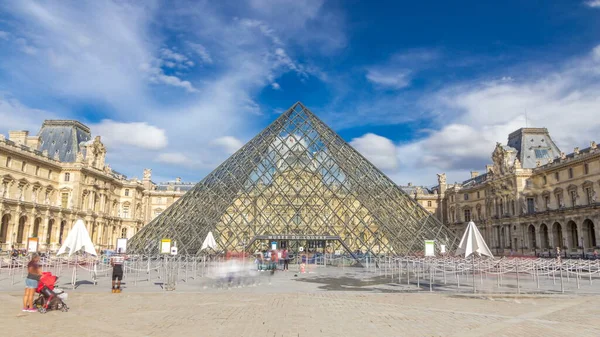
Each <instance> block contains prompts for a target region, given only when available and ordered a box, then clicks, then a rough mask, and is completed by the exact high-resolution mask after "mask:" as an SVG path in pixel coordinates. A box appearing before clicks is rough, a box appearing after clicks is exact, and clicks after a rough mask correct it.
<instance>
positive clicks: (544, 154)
mask: <svg viewBox="0 0 600 337" xmlns="http://www.w3.org/2000/svg"><path fill="white" fill-rule="evenodd" d="M534 151H535V158H536V159H548V158H550V153H549V152H548V150H546V149H535V150H534Z"/></svg>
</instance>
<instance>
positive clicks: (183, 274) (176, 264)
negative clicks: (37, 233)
mask: <svg viewBox="0 0 600 337" xmlns="http://www.w3.org/2000/svg"><path fill="white" fill-rule="evenodd" d="M27 262H28V260H27V259H26V258H25V257H21V258H16V259H11V258H4V259H2V258H0V282H4V281H8V282H9V283H10V284H11V285H15V284H18V283H20V282H24V281H23V280H24V278H25V277H26V275H27ZM41 265H42V268H43V270H44V271H50V272H52V273H53V274H55V275H58V276H59V277H60V278H62V279H64V278H65V277H69V276H70V284H71V286H72V287H73V288H76V287H77V286H78V285H80V284H82V283H92V284H94V285H95V284H97V282H98V280H99V279H100V278H102V277H106V278H110V276H111V273H112V267H111V266H110V257H109V256H99V257H85V256H72V257H70V258H68V257H56V256H50V257H45V258H43V259H42V260H41ZM282 265H283V263H282V262H279V266H280V268H281V267H282ZM289 266H290V269H291V270H292V271H296V272H299V271H301V270H303V268H306V267H309V268H313V269H312V270H315V269H314V268H335V269H337V270H338V271H341V272H343V273H347V274H352V273H355V272H356V271H360V274H361V276H360V277H362V278H364V277H365V276H366V277H379V278H381V279H382V280H383V281H385V282H386V283H389V284H393V285H403V286H405V287H409V288H408V290H410V289H418V290H427V289H428V290H429V291H460V292H464V291H470V289H472V291H473V292H476V291H482V292H499V291H501V292H506V291H514V292H515V293H521V291H525V292H556V293H565V292H577V291H579V290H581V289H583V290H584V291H589V290H591V291H594V292H598V293H600V287H594V284H595V283H597V282H595V281H598V280H599V279H600V260H569V259H566V260H557V259H543V258H537V259H534V258H500V259H487V258H468V259H464V258H453V257H443V258H432V257H428V258H423V257H411V256H387V257H362V258H361V259H360V260H359V261H356V260H355V259H352V258H350V257H344V256H336V257H334V256H325V255H322V256H314V257H311V258H304V257H298V258H296V259H294V260H291V261H290V263H289ZM356 267H359V268H356ZM123 270H124V279H125V280H126V282H128V285H129V286H134V287H135V286H137V285H138V284H158V285H161V286H162V288H163V289H166V290H173V289H175V286H176V284H177V283H178V282H182V283H188V282H191V281H194V280H200V279H214V280H215V282H217V283H218V284H225V283H229V284H231V282H232V281H233V282H238V283H239V284H243V285H247V284H255V283H256V282H257V278H256V277H257V271H258V268H257V266H256V261H255V259H254V258H250V257H247V258H243V259H240V260H227V259H225V257H224V256H212V255H203V256H186V255H177V256H170V255H161V256H148V255H133V256H128V258H127V259H126V261H125V263H124V265H123ZM596 288H597V289H596ZM513 289H514V290H513Z"/></svg>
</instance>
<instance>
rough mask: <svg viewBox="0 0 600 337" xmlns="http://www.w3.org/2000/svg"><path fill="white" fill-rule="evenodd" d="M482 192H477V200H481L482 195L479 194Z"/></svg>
mask: <svg viewBox="0 0 600 337" xmlns="http://www.w3.org/2000/svg"><path fill="white" fill-rule="evenodd" d="M479 193H480V192H479V191H477V199H479V198H481V194H479Z"/></svg>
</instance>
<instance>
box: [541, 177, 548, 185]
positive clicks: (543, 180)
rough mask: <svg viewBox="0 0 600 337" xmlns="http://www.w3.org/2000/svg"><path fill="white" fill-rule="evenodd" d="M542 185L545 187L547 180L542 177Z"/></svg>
mask: <svg viewBox="0 0 600 337" xmlns="http://www.w3.org/2000/svg"><path fill="white" fill-rule="evenodd" d="M542 183H543V184H544V185H546V184H547V183H548V178H547V177H546V176H543V177H542Z"/></svg>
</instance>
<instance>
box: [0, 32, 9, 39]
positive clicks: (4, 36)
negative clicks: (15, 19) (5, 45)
mask: <svg viewBox="0 0 600 337" xmlns="http://www.w3.org/2000/svg"><path fill="white" fill-rule="evenodd" d="M9 36H10V33H9V32H5V31H3V30H0V39H3V40H8V37H9Z"/></svg>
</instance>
